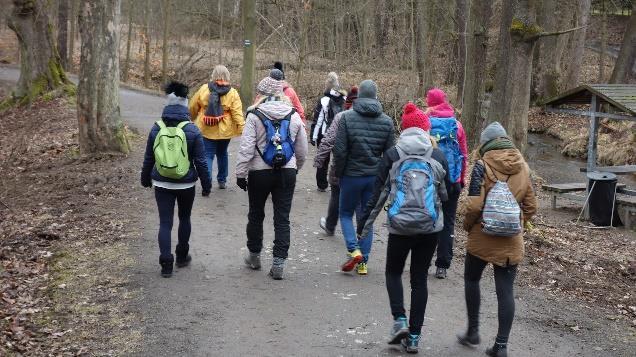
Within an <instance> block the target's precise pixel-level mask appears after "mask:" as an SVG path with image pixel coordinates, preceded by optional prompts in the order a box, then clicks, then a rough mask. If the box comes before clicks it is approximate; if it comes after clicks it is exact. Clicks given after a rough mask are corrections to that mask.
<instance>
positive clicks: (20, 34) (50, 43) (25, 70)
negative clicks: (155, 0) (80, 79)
mask: <svg viewBox="0 0 636 357" xmlns="http://www.w3.org/2000/svg"><path fill="white" fill-rule="evenodd" d="M13 3H14V6H13V11H12V12H11V15H10V17H9V19H8V25H9V28H10V29H11V30H13V32H15V34H16V36H17V38H18V42H19V47H20V78H19V79H18V84H17V86H16V88H15V90H14V91H13V98H14V100H16V101H17V102H18V103H19V104H25V103H29V102H31V101H32V100H33V99H35V98H37V97H38V96H40V95H42V94H44V93H46V92H49V91H52V90H55V89H58V88H61V87H63V86H65V85H67V84H69V83H70V82H69V81H68V79H67V78H66V74H65V73H64V69H63V68H62V64H61V62H60V55H59V54H58V52H57V48H56V46H55V39H54V37H53V30H52V29H53V27H52V25H51V21H50V19H49V15H48V14H49V13H50V12H51V9H50V8H49V7H48V3H49V2H48V1H46V0H14V2H13Z"/></svg>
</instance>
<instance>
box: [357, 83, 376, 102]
mask: <svg viewBox="0 0 636 357" xmlns="http://www.w3.org/2000/svg"><path fill="white" fill-rule="evenodd" d="M358 98H371V99H377V98H378V85H377V84H375V82H374V81H372V80H370V79H365V80H364V81H362V82H361V83H360V87H359V88H358Z"/></svg>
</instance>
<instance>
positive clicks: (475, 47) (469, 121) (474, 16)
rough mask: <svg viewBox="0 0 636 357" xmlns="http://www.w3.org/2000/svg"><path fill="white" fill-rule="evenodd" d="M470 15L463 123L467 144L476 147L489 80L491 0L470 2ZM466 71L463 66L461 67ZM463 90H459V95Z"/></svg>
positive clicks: (481, 125) (482, 122)
mask: <svg viewBox="0 0 636 357" xmlns="http://www.w3.org/2000/svg"><path fill="white" fill-rule="evenodd" d="M469 13H470V16H469V18H468V26H467V27H468V34H469V35H468V36H467V38H466V39H467V44H466V47H467V53H466V63H465V67H466V78H465V82H466V85H465V86H464V97H463V102H464V103H463V107H462V124H463V125H464V128H465V129H466V134H467V136H468V147H477V145H478V143H479V135H480V132H481V130H482V127H483V124H484V120H485V119H484V113H482V104H483V102H484V90H485V88H484V87H485V85H484V83H485V79H486V66H484V63H486V57H487V52H488V49H487V46H488V28H489V27H490V18H491V16H492V0H480V1H471V4H470V11H469ZM460 69H461V71H462V72H463V70H464V69H463V68H460ZM460 94H461V93H458V95H460Z"/></svg>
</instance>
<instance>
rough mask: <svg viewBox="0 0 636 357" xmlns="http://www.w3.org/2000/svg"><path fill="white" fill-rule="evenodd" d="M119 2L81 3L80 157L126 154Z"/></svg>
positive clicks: (98, 0)
mask: <svg viewBox="0 0 636 357" xmlns="http://www.w3.org/2000/svg"><path fill="white" fill-rule="evenodd" d="M120 3H121V0H81V4H80V15H79V30H80V35H81V38H82V42H81V50H80V70H79V86H78V90H77V118H78V122H79V143H80V150H81V152H82V153H83V154H92V153H98V152H103V151H121V152H124V153H128V151H129V145H128V139H127V137H126V130H125V127H124V124H123V123H122V121H121V117H120V113H119V45H118V44H119V17H120V12H119V11H120V10H119V6H120Z"/></svg>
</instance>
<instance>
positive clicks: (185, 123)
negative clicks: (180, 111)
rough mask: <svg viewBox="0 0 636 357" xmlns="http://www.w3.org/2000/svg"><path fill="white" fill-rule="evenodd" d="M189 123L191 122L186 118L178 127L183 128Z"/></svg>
mask: <svg viewBox="0 0 636 357" xmlns="http://www.w3.org/2000/svg"><path fill="white" fill-rule="evenodd" d="M188 123H189V121H186V120H184V121H182V122H180V123H179V124H178V125H177V128H179V129H181V130H183V128H184V127H185V126H186V125H188Z"/></svg>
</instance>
